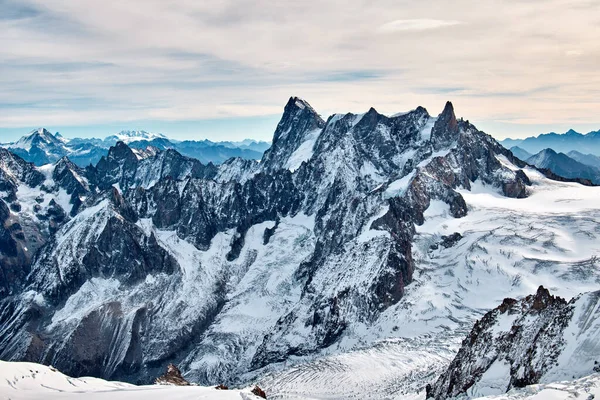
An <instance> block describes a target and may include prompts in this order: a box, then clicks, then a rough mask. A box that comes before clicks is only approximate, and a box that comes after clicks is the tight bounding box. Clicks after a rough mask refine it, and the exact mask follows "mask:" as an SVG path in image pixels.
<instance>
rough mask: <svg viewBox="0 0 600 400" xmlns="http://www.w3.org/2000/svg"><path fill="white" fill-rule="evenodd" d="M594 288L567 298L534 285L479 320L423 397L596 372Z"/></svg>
mask: <svg viewBox="0 0 600 400" xmlns="http://www.w3.org/2000/svg"><path fill="white" fill-rule="evenodd" d="M599 362H600V291H596V292H591V293H585V294H582V295H580V296H577V297H575V298H573V299H572V300H571V301H569V302H567V301H565V300H564V299H562V298H560V297H555V296H552V295H551V294H550V293H549V292H548V290H547V289H545V288H544V287H542V286H540V287H539V288H538V290H537V292H536V293H535V294H534V295H530V296H527V297H526V298H524V299H522V300H520V301H518V300H515V299H511V298H506V299H504V301H503V302H502V304H501V305H500V306H498V307H497V308H495V309H494V310H492V311H490V312H488V313H487V314H486V315H485V316H484V317H483V318H482V319H481V320H479V321H478V322H477V323H476V324H475V327H474V328H473V330H472V331H471V333H470V335H469V336H468V337H467V338H466V339H465V340H464V341H463V344H462V347H461V349H460V350H459V352H458V354H457V355H456V358H455V359H454V360H453V361H452V363H451V364H450V366H449V367H448V369H447V371H446V372H445V373H444V374H443V375H442V376H441V377H440V378H439V379H438V381H437V382H436V383H435V384H434V385H433V386H431V387H429V388H428V390H427V397H428V398H435V399H447V398H454V397H456V396H459V395H464V394H466V395H467V396H469V397H477V396H487V395H499V394H503V393H506V392H507V391H509V390H510V389H513V388H521V387H524V386H527V385H532V384H537V383H551V382H557V381H564V380H569V379H578V378H583V377H586V376H588V375H591V374H594V373H597V372H600V364H599Z"/></svg>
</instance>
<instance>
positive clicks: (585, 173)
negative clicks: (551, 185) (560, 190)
mask: <svg viewBox="0 0 600 400" xmlns="http://www.w3.org/2000/svg"><path fill="white" fill-rule="evenodd" d="M510 150H511V151H512V152H513V154H514V155H515V156H516V157H517V158H520V159H522V160H523V159H524V158H523V157H522V156H527V155H528V153H527V152H526V151H525V150H523V149H520V148H519V147H512V148H511V149H510ZM524 160H525V161H526V162H527V163H528V164H531V165H535V166H536V167H538V168H544V169H549V170H550V171H552V172H554V173H555V174H557V175H560V176H562V177H565V178H583V179H588V180H589V181H591V182H592V183H594V184H600V168H598V165H599V164H600V158H598V157H596V156H594V155H591V154H587V155H585V154H581V153H578V152H575V151H572V152H569V153H567V154H565V153H557V152H556V151H554V150H553V149H544V150H542V151H540V152H539V153H537V154H535V155H529V157H527V158H525V159H524ZM588 162H590V163H592V164H594V163H595V164H596V165H595V166H594V165H589V164H588Z"/></svg>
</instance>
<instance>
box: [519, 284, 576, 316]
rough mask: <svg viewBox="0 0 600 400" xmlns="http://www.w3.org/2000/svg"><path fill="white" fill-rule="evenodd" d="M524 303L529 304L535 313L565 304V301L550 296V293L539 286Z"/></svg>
mask: <svg viewBox="0 0 600 400" xmlns="http://www.w3.org/2000/svg"><path fill="white" fill-rule="evenodd" d="M526 301H528V302H529V303H530V304H531V309H532V310H536V311H541V310H544V309H547V308H548V307H553V306H557V305H558V306H564V305H565V304H567V301H566V300H565V299H563V298H561V297H558V296H553V295H551V294H550V291H549V290H548V289H546V288H545V287H543V286H540V287H539V288H538V290H537V291H536V292H535V294H534V295H530V296H527V298H526Z"/></svg>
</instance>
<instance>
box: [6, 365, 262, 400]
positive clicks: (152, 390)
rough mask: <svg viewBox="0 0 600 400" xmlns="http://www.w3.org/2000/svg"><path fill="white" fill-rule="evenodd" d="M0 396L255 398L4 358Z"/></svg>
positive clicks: (16, 399) (34, 399) (33, 399)
mask: <svg viewBox="0 0 600 400" xmlns="http://www.w3.org/2000/svg"><path fill="white" fill-rule="evenodd" d="M0 399H2V400H8V399H10V400H39V399H48V400H54V399H66V400H70V399H86V400H87V399H89V400H119V399H126V400H138V399H140V400H162V399H173V400H188V399H189V400H255V399H260V398H259V397H257V396H255V395H253V394H252V393H250V390H249V389H248V390H216V389H215V388H212V387H202V386H159V385H151V386H135V385H130V384H128V383H123V382H111V381H105V380H103V379H97V378H90V377H84V378H71V377H69V376H67V375H64V374H62V373H61V372H59V371H57V370H56V369H54V368H52V367H47V366H44V365H40V364H35V363H25V362H23V363H21V362H4V361H0Z"/></svg>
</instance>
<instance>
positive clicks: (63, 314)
mask: <svg viewBox="0 0 600 400" xmlns="http://www.w3.org/2000/svg"><path fill="white" fill-rule="evenodd" d="M21 163H22V160H21ZM25 164H26V165H28V166H29V167H28V168H29V169H31V171H39V168H36V167H34V166H33V165H31V164H27V163H25ZM81 174H82V175H81ZM81 174H80V173H79V172H78V176H80V177H81V178H82V179H83V178H85V182H86V185H87V188H84V190H85V192H84V193H83V194H81V195H78V198H79V200H80V201H81V204H80V205H79V206H78V207H77V209H76V211H75V212H73V210H71V212H70V213H69V216H67V217H66V218H65V221H63V222H62V223H61V224H60V225H59V226H58V230H56V231H55V232H48V233H47V234H44V235H43V236H42V239H43V246H42V247H41V248H40V249H39V250H37V251H36V256H35V257H34V258H33V259H31V260H29V261H27V260H22V261H20V264H19V266H20V267H19V268H21V270H22V271H24V273H23V274H21V275H20V278H19V279H18V280H16V281H15V283H14V284H13V285H12V286H11V287H10V288H9V289H7V291H6V292H5V293H6V294H5V295H4V296H3V298H2V299H1V300H0V358H2V359H8V360H27V361H35V362H41V363H46V364H52V365H55V366H57V367H58V368H59V369H61V370H63V371H65V372H67V373H69V374H73V375H93V376H98V377H104V378H110V379H120V380H126V381H129V382H136V383H137V382H141V383H147V382H149V381H150V380H151V379H153V378H154V377H156V376H157V375H158V373H159V372H162V370H163V369H164V368H165V366H166V364H167V363H168V362H175V363H176V364H178V365H179V366H180V367H181V369H182V371H183V372H184V373H185V376H186V378H187V377H189V378H190V379H191V380H193V381H198V382H201V383H206V384H208V383H210V384H217V383H225V384H231V383H233V384H236V383H237V384H246V383H248V382H255V381H259V384H261V385H264V386H265V387H267V389H268V391H269V393H273V395H274V396H280V397H281V398H285V396H288V397H287V398H290V396H291V395H293V394H294V392H293V390H294V389H293V388H292V387H291V386H290V385H296V386H295V387H296V388H299V389H298V390H299V391H300V392H301V393H300V394H301V395H302V396H305V397H309V398H313V399H314V398H332V397H334V394H333V393H331V391H329V392H328V390H330V389H329V388H331V382H332V381H336V382H338V381H339V382H348V385H347V387H341V388H340V391H342V392H343V391H344V390H346V392H344V393H347V394H350V395H355V394H356V393H359V395H358V396H359V397H360V398H394V397H396V398H406V396H409V395H410V396H412V395H418V394H419V393H422V392H423V389H424V387H425V384H426V383H429V382H432V381H434V380H435V379H436V378H437V373H438V372H439V373H441V372H443V369H444V368H445V367H446V366H447V364H448V363H449V362H450V361H451V358H452V357H453V356H454V354H455V352H456V351H458V349H459V347H460V340H461V339H462V337H463V335H464V334H466V333H467V332H468V331H469V329H470V328H471V326H472V324H473V323H474V322H475V321H476V320H477V319H478V318H480V317H481V316H482V315H483V314H485V313H486V312H487V311H489V310H490V309H493V308H494V307H496V306H497V304H498V303H500V302H501V301H502V299H503V298H505V297H514V298H520V297H523V296H525V295H527V294H529V293H531V292H532V291H534V290H535V288H537V287H538V286H539V285H542V284H543V285H544V286H545V287H549V288H551V289H552V290H553V291H557V292H558V294H559V295H561V296H563V297H565V298H571V297H573V296H576V295H578V294H579V293H581V292H583V291H593V290H598V283H597V282H598V279H600V273H599V272H600V271H599V270H598V268H597V266H596V264H595V258H594V256H595V255H596V254H597V253H598V252H600V243H598V240H597V238H596V235H597V232H596V226H597V224H598V223H599V222H600V214H599V213H598V209H599V208H600V207H599V206H598V205H597V198H598V194H600V192H599V190H600V189H599V188H596V187H586V186H582V185H580V184H578V183H574V182H566V181H564V180H563V181H557V180H552V179H549V178H548V176H550V177H554V175H552V174H549V173H547V172H545V171H539V170H537V169H535V168H534V167H531V166H529V165H527V164H525V163H524V162H522V161H521V160H519V159H517V158H515V157H514V156H513V154H512V153H511V152H510V151H508V150H506V149H505V148H503V147H502V146H501V145H499V144H498V143H497V142H496V141H495V140H494V139H493V138H492V137H490V136H488V135H486V134H485V133H483V132H481V131H478V130H477V129H476V128H475V127H474V126H473V125H471V124H470V123H468V122H467V121H465V120H462V119H457V118H456V116H455V114H454V109H453V106H452V104H450V103H448V104H446V106H445V107H444V109H443V111H442V112H441V113H440V114H439V115H437V116H432V115H430V114H429V113H428V111H427V110H425V109H424V108H422V107H418V108H416V109H415V110H413V111H411V112H409V113H404V114H401V115H397V116H394V117H387V116H385V115H382V114H379V113H378V112H377V111H376V110H375V109H372V108H371V109H370V110H368V111H367V112H366V113H364V114H359V115H355V114H351V113H348V114H335V115H332V116H330V117H328V118H327V119H323V118H321V116H319V115H318V113H317V112H316V111H315V110H314V109H313V108H312V107H311V106H310V105H309V104H308V102H306V101H304V100H302V99H299V98H291V99H290V100H289V102H288V103H287V104H286V106H285V108H284V114H283V116H282V118H281V121H280V123H279V125H278V126H277V129H276V131H275V134H274V139H273V144H272V146H271V148H270V149H269V150H268V151H267V152H265V154H264V156H263V158H262V160H261V162H260V163H259V162H255V161H249V160H241V159H233V160H230V161H228V162H226V163H223V164H221V165H219V166H214V165H204V164H202V163H199V162H198V161H197V160H192V159H190V158H188V157H185V156H183V155H181V154H179V153H178V152H177V151H174V150H168V151H157V150H156V149H155V148H150V149H145V150H140V149H136V148H131V146H128V145H126V144H125V143H123V142H120V143H118V144H116V145H115V146H113V147H112V148H111V149H110V151H109V153H108V154H107V155H106V156H105V157H104V158H103V159H102V160H101V161H100V162H98V164H97V165H96V166H94V167H88V168H86V170H85V171H84V172H82V173H81ZM13 175H14V174H13ZM25 175H26V174H25ZM25 175H23V174H21V175H19V176H18V177H17V181H18V185H20V184H24V185H27V187H28V188H30V189H35V190H40V191H44V188H43V187H42V186H41V185H40V183H39V182H37V181H31V182H29V181H27V177H26V176H25ZM30 175H36V173H35V172H30ZM18 185H17V186H18ZM19 193H20V192H19V191H17V192H16V194H15V195H14V196H3V200H2V201H3V203H4V204H6V208H7V209H18V205H19V204H21V203H25V198H24V197H21V196H20V195H19ZM44 193H46V192H45V191H44ZM9 218H11V221H13V223H21V220H25V219H26V218H28V217H27V215H25V214H23V213H21V212H19V211H13V212H10V214H9ZM34 222H35V223H36V224H38V222H36V221H34ZM39 224H41V222H39ZM5 226H7V225H6V224H5ZM35 226H38V225H35ZM40 226H41V225H40ZM38 230H39V231H40V232H45V231H44V230H43V229H38ZM6 231H7V233H6V235H7V237H8V238H13V239H14V240H16V239H15V237H14V233H13V231H12V230H10V229H7V230H6ZM27 240H29V239H27ZM415 359H419V362H415V361H414V360H415ZM365 360H368V362H364V361H365ZM357 365H369V366H372V368H371V369H370V372H369V374H371V375H369V374H365V376H370V377H372V378H373V379H375V377H376V376H379V377H380V378H381V379H380V381H378V382H379V384H380V387H379V388H378V389H377V390H374V389H373V388H371V387H370V386H369V385H368V383H367V381H366V380H362V381H361V380H360V379H359V378H360V377H358V378H357V377H355V375H356V372H355V371H356V370H355V369H354V368H356V366H357ZM329 367H331V368H329ZM353 369H354V370H353ZM323 371H326V372H323ZM290 382H293V383H290ZM338 393H339V392H338ZM297 394H298V393H297V392H296V395H297ZM297 397H301V396H297ZM341 397H342V398H348V397H349V396H346V395H345V394H343V395H342V396H341ZM275 398H277V397H275ZM292 398H293V397H292ZM334 398H335V397H334Z"/></svg>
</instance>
